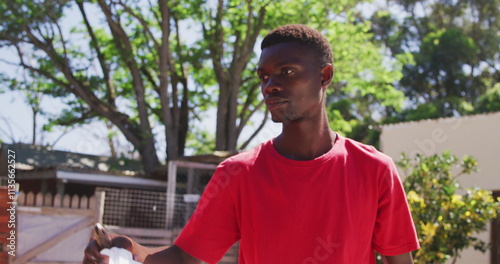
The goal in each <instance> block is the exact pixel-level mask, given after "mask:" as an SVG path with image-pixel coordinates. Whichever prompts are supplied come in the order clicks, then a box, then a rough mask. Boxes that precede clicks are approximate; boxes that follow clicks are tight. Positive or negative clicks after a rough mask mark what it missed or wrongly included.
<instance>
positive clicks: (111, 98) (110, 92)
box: [76, 0, 116, 108]
mask: <svg viewBox="0 0 500 264" xmlns="http://www.w3.org/2000/svg"><path fill="white" fill-rule="evenodd" d="M76 3H77V5H78V8H79V9H80V13H81V14H82V17H83V21H84V23H85V26H86V27H87V31H88V33H89V35H90V39H91V41H90V43H91V44H92V46H93V47H94V49H95V52H96V54H97V59H98V60H99V65H100V66H101V70H102V73H103V76H104V82H105V83H106V87H107V89H106V95H107V99H108V103H109V104H110V105H111V106H112V107H114V108H116V104H115V99H116V91H115V87H114V85H113V82H112V81H111V77H110V71H109V65H108V64H107V63H106V58H105V57H104V54H103V53H102V52H101V47H100V45H99V42H98V40H97V37H96V35H95V34H94V30H93V29H92V26H91V25H90V22H89V20H88V17H87V13H86V12H85V9H84V7H83V2H82V0H78V1H76Z"/></svg>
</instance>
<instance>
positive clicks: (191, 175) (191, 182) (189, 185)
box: [186, 167, 194, 194]
mask: <svg viewBox="0 0 500 264" xmlns="http://www.w3.org/2000/svg"><path fill="white" fill-rule="evenodd" d="M193 185H194V168H192V167H189V168H188V175H187V187H186V193H188V194H189V193H193Z"/></svg>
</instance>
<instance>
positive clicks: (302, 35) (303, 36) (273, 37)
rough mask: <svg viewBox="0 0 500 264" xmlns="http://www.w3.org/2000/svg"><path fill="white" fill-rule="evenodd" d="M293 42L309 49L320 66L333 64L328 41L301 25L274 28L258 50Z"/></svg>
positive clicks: (321, 35)
mask: <svg viewBox="0 0 500 264" xmlns="http://www.w3.org/2000/svg"><path fill="white" fill-rule="evenodd" d="M294 41H295V42H298V43H302V44H305V45H307V46H308V47H310V48H311V49H312V50H313V51H314V52H315V53H316V55H318V57H319V58H320V63H321V66H324V65H326V64H328V63H331V64H333V54H332V47H331V46H330V43H329V42H328V39H327V38H326V37H325V36H323V34H321V33H320V32H319V31H317V30H315V29H313V28H310V27H308V26H306V25H303V24H290V25H284V26H280V27H277V28H275V29H274V30H272V31H271V32H269V33H268V34H267V35H266V36H265V37H264V39H263V40H262V43H261V45H260V49H261V50H263V49H265V48H267V47H269V46H272V45H275V44H280V43H284V42H294Z"/></svg>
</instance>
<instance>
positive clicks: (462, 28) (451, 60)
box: [371, 0, 500, 121]
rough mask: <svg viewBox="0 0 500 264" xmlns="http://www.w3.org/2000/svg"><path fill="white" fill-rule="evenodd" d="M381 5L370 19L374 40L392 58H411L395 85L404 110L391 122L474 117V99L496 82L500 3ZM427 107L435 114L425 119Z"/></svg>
mask: <svg viewBox="0 0 500 264" xmlns="http://www.w3.org/2000/svg"><path fill="white" fill-rule="evenodd" d="M387 3H388V7H387V8H386V9H382V10H379V11H378V12H375V13H374V15H373V16H372V17H371V20H372V22H373V27H372V30H373V32H374V39H375V40H376V41H378V42H380V43H383V44H384V45H386V46H387V47H388V48H389V49H390V51H391V53H392V54H393V55H396V54H405V53H410V54H412V55H413V58H414V62H413V63H408V64H406V65H405V66H404V68H403V74H404V77H403V78H402V80H401V82H400V85H399V88H400V89H401V90H402V91H404V93H405V95H406V96H407V98H408V100H409V103H410V104H409V107H408V109H407V111H405V112H403V113H401V114H397V113H394V115H393V116H396V117H397V118H396V120H398V121H399V120H405V121H408V120H412V119H413V118H429V117H430V118H432V117H434V116H433V115H434V114H438V115H439V117H448V116H456V115H466V114H469V113H473V112H477V111H474V108H477V106H478V103H479V98H480V97H481V96H482V95H483V94H485V93H486V92H487V91H488V90H490V89H492V88H493V86H494V85H495V83H498V82H499V80H500V78H499V77H500V75H499V68H498V65H499V56H498V55H499V54H500V47H499V45H498V43H499V41H500V36H499V35H498V34H497V32H498V30H499V29H500V22H499V21H500V13H499V12H498V6H499V5H500V1H498V0H493V1H467V0H457V1H446V0H439V1H430V0H411V1H401V0H390V1H387ZM393 10H395V11H393ZM420 106H422V107H420ZM429 108H434V109H435V110H436V111H435V112H434V111H433V112H431V113H432V114H433V115H430V116H426V115H425V110H424V109H429ZM414 112H418V113H417V114H414Z"/></svg>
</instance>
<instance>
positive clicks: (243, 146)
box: [239, 109, 269, 149]
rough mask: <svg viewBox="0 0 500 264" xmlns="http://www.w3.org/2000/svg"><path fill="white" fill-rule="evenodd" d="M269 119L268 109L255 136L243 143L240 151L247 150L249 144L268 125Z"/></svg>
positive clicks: (254, 133)
mask: <svg viewBox="0 0 500 264" xmlns="http://www.w3.org/2000/svg"><path fill="white" fill-rule="evenodd" d="M268 118H269V111H268V110H267V109H266V112H265V113H264V119H263V120H262V122H261V123H260V126H259V127H258V128H257V129H256V130H255V131H254V132H253V134H252V135H251V136H250V137H249V138H248V139H247V140H246V141H245V143H243V144H242V145H241V146H240V147H239V149H245V148H246V147H247V146H248V144H250V142H251V141H252V140H253V139H254V138H255V137H256V136H257V135H258V134H259V132H260V131H261V130H262V129H263V128H264V126H265V125H266V123H267V120H268Z"/></svg>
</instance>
